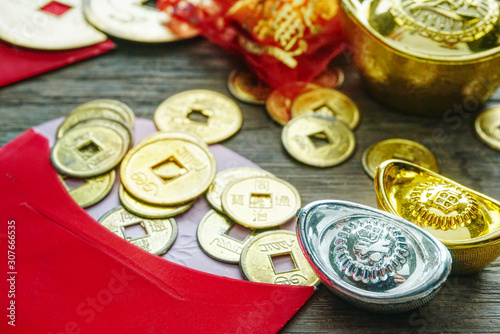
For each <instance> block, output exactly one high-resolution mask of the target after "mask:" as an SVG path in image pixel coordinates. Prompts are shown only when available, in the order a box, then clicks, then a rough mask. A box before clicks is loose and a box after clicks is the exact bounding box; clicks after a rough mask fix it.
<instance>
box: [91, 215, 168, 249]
mask: <svg viewBox="0 0 500 334" xmlns="http://www.w3.org/2000/svg"><path fill="white" fill-rule="evenodd" d="M99 223H101V224H102V225H103V226H104V227H106V228H107V229H108V230H110V231H111V232H113V233H115V234H116V235H118V236H120V237H122V238H123V239H125V240H128V241H130V242H131V243H133V244H134V245H136V246H138V247H140V248H142V249H144V250H145V251H148V252H150V253H153V254H156V255H161V254H164V253H165V252H166V251H167V250H168V249H169V248H170V247H171V246H172V245H173V243H174V241H175V238H177V223H176V222H175V220H174V218H167V219H146V218H143V217H138V216H136V215H134V214H132V213H130V212H128V211H127V210H125V209H124V208H122V207H121V206H119V207H117V208H115V209H113V210H111V211H109V212H108V213H106V214H105V215H104V216H102V217H101V218H100V219H99ZM133 226H136V227H139V229H140V227H142V229H143V234H145V235H141V236H139V237H135V236H134V235H133V234H134V233H133V232H132V231H131V228H132V227H133Z"/></svg>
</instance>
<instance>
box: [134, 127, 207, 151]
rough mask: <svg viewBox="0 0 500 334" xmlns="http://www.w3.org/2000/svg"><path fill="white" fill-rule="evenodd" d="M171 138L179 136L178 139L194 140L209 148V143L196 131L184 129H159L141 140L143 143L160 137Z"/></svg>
mask: <svg viewBox="0 0 500 334" xmlns="http://www.w3.org/2000/svg"><path fill="white" fill-rule="evenodd" d="M164 138H167V139H171V138H178V139H185V140H187V141H190V142H193V143H195V144H198V145H200V146H203V147H205V148H207V149H208V146H207V143H205V142H204V141H203V139H201V137H200V136H198V135H196V134H195V133H192V132H189V131H182V130H175V131H174V130H171V131H157V132H155V133H153V134H152V135H150V136H148V137H146V138H144V139H143V140H142V141H141V144H145V143H148V142H154V141H157V140H159V139H164Z"/></svg>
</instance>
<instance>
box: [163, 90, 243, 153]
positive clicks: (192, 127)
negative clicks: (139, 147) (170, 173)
mask: <svg viewBox="0 0 500 334" xmlns="http://www.w3.org/2000/svg"><path fill="white" fill-rule="evenodd" d="M154 121H155V124H156V126H157V128H158V129H159V130H161V131H167V130H186V131H190V132H193V133H195V134H197V135H199V136H200V137H201V138H202V139H203V140H204V141H205V142H206V143H207V144H213V143H217V142H220V141H223V140H225V139H227V138H229V137H231V136H232V135H234V134H235V133H236V132H237V131H238V130H239V129H240V128H241V125H242V122H243V116H242V113H241V110H240V108H239V107H238V105H237V104H236V103H235V102H234V101H232V100H231V99H230V98H228V97H227V96H225V95H222V94H220V93H217V92H213V91H210V90H202V89H199V90H190V91H185V92H182V93H178V94H176V95H174V96H172V97H170V98H168V99H166V100H165V101H163V102H162V103H161V104H160V106H159V107H158V108H157V109H156V111H155V114H154Z"/></svg>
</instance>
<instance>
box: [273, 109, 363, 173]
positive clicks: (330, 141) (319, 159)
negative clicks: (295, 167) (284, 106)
mask: <svg viewBox="0 0 500 334" xmlns="http://www.w3.org/2000/svg"><path fill="white" fill-rule="evenodd" d="M281 141H282V143H283V146H284V147H285V149H286V150H287V152H288V153H289V154H290V155H291V156H292V157H293V158H295V159H297V160H298V161H300V162H302V163H304V164H307V165H311V166H315V167H332V166H336V165H338V164H341V163H342V162H344V161H346V160H347V159H348V158H349V157H350V156H351V155H352V154H353V153H354V149H355V148H356V138H355V137H354V133H353V132H352V131H351V130H350V129H349V128H348V127H347V126H346V125H345V124H344V123H343V122H341V121H339V120H338V119H336V118H333V117H328V116H319V115H314V114H309V115H302V116H299V117H296V118H294V119H292V120H291V121H290V122H289V123H288V124H287V125H286V126H285V127H284V128H283V131H282V132H281Z"/></svg>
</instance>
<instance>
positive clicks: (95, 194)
mask: <svg viewBox="0 0 500 334" xmlns="http://www.w3.org/2000/svg"><path fill="white" fill-rule="evenodd" d="M59 179H60V180H61V182H62V183H63V185H64V187H65V188H66V189H67V190H68V192H69V195H70V196H71V197H72V198H73V199H74V200H75V202H76V203H77V204H78V205H79V206H81V207H82V208H88V207H89V206H92V205H94V204H96V203H99V202H100V201H101V200H102V199H104V197H106V196H107V195H108V194H109V192H110V191H111V189H112V188H113V185H114V184H115V180H116V172H115V171H114V170H112V171H111V172H109V173H106V174H103V175H99V176H96V177H92V178H88V179H84V180H83V181H84V182H85V183H84V184H83V185H81V186H79V187H76V188H73V189H71V190H70V189H69V187H68V183H67V179H66V177H65V176H62V175H59Z"/></svg>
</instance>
